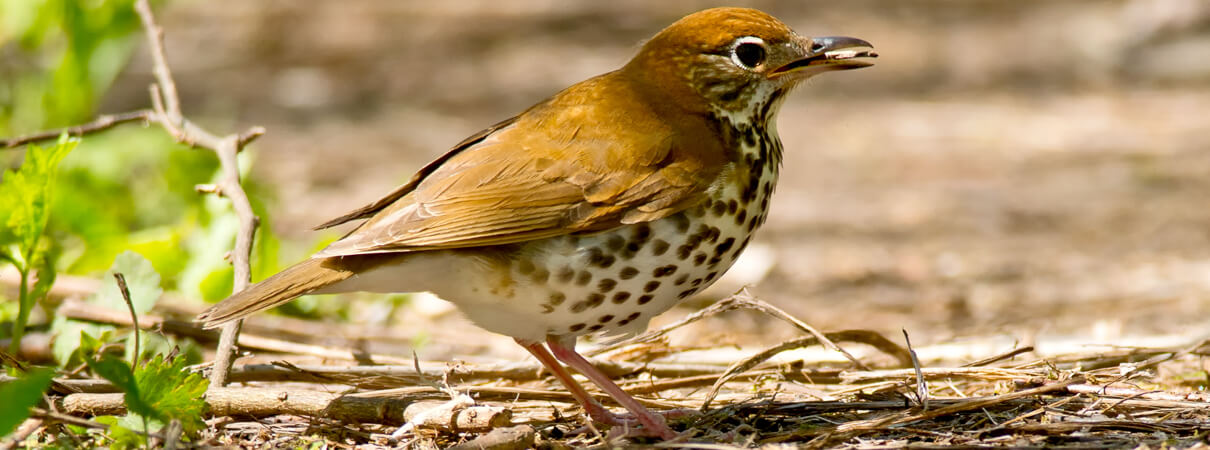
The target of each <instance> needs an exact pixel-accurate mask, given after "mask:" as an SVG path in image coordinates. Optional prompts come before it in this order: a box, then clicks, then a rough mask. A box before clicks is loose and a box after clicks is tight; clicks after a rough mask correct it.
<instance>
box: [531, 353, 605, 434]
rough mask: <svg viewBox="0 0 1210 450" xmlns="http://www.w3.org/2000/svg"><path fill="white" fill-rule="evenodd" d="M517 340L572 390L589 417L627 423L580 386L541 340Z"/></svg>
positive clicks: (600, 420)
mask: <svg viewBox="0 0 1210 450" xmlns="http://www.w3.org/2000/svg"><path fill="white" fill-rule="evenodd" d="M516 341H517V344H520V345H521V346H522V347H525V349H526V350H529V352H530V353H531V354H533V355H534V357H535V358H538V361H539V362H541V363H542V365H543V366H546V368H547V369H550V372H551V373H553V374H554V375H555V378H556V379H558V380H559V382H560V383H563V386H564V387H566V388H567V390H568V391H569V392H571V396H572V397H575V399H576V401H578V402H580V405H581V406H583V407H584V412H586V413H588V417H591V418H592V420H595V421H597V422H600V423H603V424H606V425H626V424H627V423H626V420H625V419H623V418H620V417H618V416H615V415H614V414H613V413H611V412H609V410H607V409H605V407H604V406H602V405H601V403H600V402H598V401H597V400H596V399H594V398H592V396H591V395H589V394H588V391H585V390H584V387H583V386H580V383H578V382H576V380H575V378H572V377H571V374H570V373H567V369H564V368H563V365H561V364H559V361H556V360H555V357H554V356H551V354H550V352H548V351H546V347H543V346H542V343H541V342H529V341H523V340H520V339H517V340H516Z"/></svg>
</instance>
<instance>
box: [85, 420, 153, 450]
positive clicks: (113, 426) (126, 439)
mask: <svg viewBox="0 0 1210 450" xmlns="http://www.w3.org/2000/svg"><path fill="white" fill-rule="evenodd" d="M132 419H137V418H136V417H135V416H131V415H129V414H127V415H126V416H124V417H118V416H98V417H95V418H93V420H95V421H97V422H100V423H103V424H105V425H109V429H108V430H107V433H105V434H106V435H107V436H109V438H110V439H112V440H113V441H112V442H110V443H109V448H110V449H113V450H124V449H130V448H140V447H142V446H143V445H144V444H146V442H147V440H146V438H145V437H144V436H143V435H141V434H139V433H136V432H135V431H134V430H135V429H142V428H143V424H142V422H141V421H139V422H138V423H134V422H135V420H132Z"/></svg>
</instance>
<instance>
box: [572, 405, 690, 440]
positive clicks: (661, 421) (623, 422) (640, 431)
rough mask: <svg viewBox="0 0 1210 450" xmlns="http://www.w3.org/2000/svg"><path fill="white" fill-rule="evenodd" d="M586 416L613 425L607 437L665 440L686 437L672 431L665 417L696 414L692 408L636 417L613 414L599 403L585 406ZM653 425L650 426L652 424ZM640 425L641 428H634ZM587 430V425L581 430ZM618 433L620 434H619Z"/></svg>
mask: <svg viewBox="0 0 1210 450" xmlns="http://www.w3.org/2000/svg"><path fill="white" fill-rule="evenodd" d="M585 412H586V413H587V414H588V417H589V418H591V419H592V421H593V422H596V423H600V424H603V425H609V426H611V427H613V429H611V430H610V431H609V433H607V435H606V437H607V438H610V439H612V438H627V437H658V438H662V439H664V440H666V441H670V440H673V439H679V438H684V437H686V435H685V434H677V433H676V432H674V431H672V429H671V428H669V427H668V425H667V419H680V418H684V417H690V416H693V415H695V414H697V411H696V410H692V409H674V410H668V411H660V412H654V413H651V414H650V415H649V417H638V416H636V415H634V414H632V413H625V414H615V413H613V412H610V411H609V410H607V409H605V407H604V406H601V405H600V404H599V403H596V404H594V405H593V407H590V408H587V411H585ZM653 424H654V426H651V425H653ZM640 425H642V426H643V427H642V428H636V427H638V426H640ZM576 431H588V430H587V427H585V428H584V429H582V430H576ZM619 433H620V434H619Z"/></svg>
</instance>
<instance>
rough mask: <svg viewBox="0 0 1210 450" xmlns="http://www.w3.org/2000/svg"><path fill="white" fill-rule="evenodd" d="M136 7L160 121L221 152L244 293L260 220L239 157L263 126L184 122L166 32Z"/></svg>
mask: <svg viewBox="0 0 1210 450" xmlns="http://www.w3.org/2000/svg"><path fill="white" fill-rule="evenodd" d="M134 7H135V11H137V12H138V14H139V19H140V20H142V22H143V29H144V30H146V32H147V42H148V44H149V45H150V49H151V57H152V64H153V72H154V74H155V84H154V85H153V86H152V87H151V98H152V105H153V106H154V108H155V111H156V113H157V114H156V116H157V117H156V118H157V121H158V122H159V123H160V124H162V125H163V126H164V129H165V130H168V132H169V133H171V134H172V135H173V137H174V138H176V140H177V141H178V142H183V143H186V144H188V145H190V146H194V147H204V148H207V149H210V150H212V151H214V153H215V154H216V155H217V156H218V159H219V164H220V166H221V170H222V172H223V177H222V180H221V181H219V183H218V188H219V191H220V192H222V193H223V196H225V197H227V198H228V199H230V200H231V208H232V209H234V210H235V215H236V216H237V218H238V219H239V230H238V231H237V233H236V235H235V247H234V248H233V249H232V251H231V264H232V265H233V267H234V280H233V283H232V284H233V286H234V289H233V292H239V291H242V290H244V289H246V288H247V287H248V285H249V284H251V282H252V277H251V268H250V267H251V266H250V263H249V260H250V259H251V257H252V242H253V239H254V238H255V236H256V228H257V226H258V225H259V222H260V219H259V218H257V217H256V214H255V213H254V212H253V211H252V204H251V203H250V202H249V201H248V194H247V193H246V192H244V189H243V186H241V185H240V175H239V160H238V155H239V152H240V149H241V148H243V146H244V145H246V144H247V143H249V142H251V141H252V140H254V139H256V138H257V137H258V136H260V135H261V134H264V129H263V128H260V127H255V128H252V129H250V130H248V131H246V132H244V133H241V134H232V135H228V136H224V137H217V136H215V135H214V134H211V133H210V132H208V131H206V130H204V129H202V128H201V127H199V126H197V125H194V124H193V123H191V122H189V121H188V120H186V119H185V118H184V116H183V115H182V114H181V102H180V98H179V97H178V96H177V90H176V83H175V82H174V81H173V79H172V71H171V70H170V69H169V68H168V57H167V55H166V53H165V51H164V30H163V29H162V28H160V26H159V25H158V24H156V22H155V16H154V15H153V14H152V12H151V5H150V4H149V3H148V2H147V0H139V1H137V2H136V3H135V6H134ZM242 324H243V321H235V322H232V323H230V324H228V325H225V326H224V327H223V332H222V335H221V336H220V338H219V344H218V348H217V349H216V355H215V360H214V368H213V371H212V372H211V374H210V386H211V387H212V388H214V387H222V386H224V385H225V384H226V383H227V373H228V372H229V371H230V370H231V363H232V361H233V360H234V356H235V342H236V338H237V337H238V336H239V331H240V327H241V325H242Z"/></svg>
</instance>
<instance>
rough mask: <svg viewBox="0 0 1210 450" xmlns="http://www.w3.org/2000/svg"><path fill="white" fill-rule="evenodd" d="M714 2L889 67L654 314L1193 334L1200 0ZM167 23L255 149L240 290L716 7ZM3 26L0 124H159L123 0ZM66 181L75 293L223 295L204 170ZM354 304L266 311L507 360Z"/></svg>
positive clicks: (501, 4)
mask: <svg viewBox="0 0 1210 450" xmlns="http://www.w3.org/2000/svg"><path fill="white" fill-rule="evenodd" d="M735 3H736V4H738V5H742V6H751V7H756V8H760V9H762V10H765V11H766V12H769V13H771V14H773V15H774V16H776V17H778V18H780V19H782V20H783V21H784V22H786V23H787V24H789V25H790V26H791V27H793V28H795V29H796V30H797V31H798V32H799V33H801V34H804V35H848V36H854V37H859V38H863V39H866V40H868V41H870V42H872V43H873V44H874V46H875V48H876V50H877V51H878V52H879V53H880V55H881V57H880V58H879V59H878V62H877V65H876V66H874V67H872V68H869V69H865V70H860V71H853V72H845V73H840V74H826V75H823V76H820V77H818V78H815V79H813V80H812V81H811V82H809V83H808V84H807V85H806V86H804V87H802V88H800V89H799V90H798V91H796V92H795V95H794V96H792V97H791V98H790V100H789V101H788V102H787V103H786V105H785V107H784V108H783V110H782V113H781V117H780V121H779V124H780V125H779V128H780V130H781V136H782V139H783V141H784V144H785V148H786V151H787V156H786V158H785V166H784V168H783V177H782V181H781V183H780V185H779V187H778V193H777V195H776V196H775V201H774V203H773V205H774V206H773V210H772V213H771V215H770V218H769V223H768V225H766V227H765V228H764V229H763V230H762V232H761V233H759V234H758V238H757V240H756V241H755V243H754V245H753V246H752V247H750V249H749V250H748V252H747V253H746V254H745V256H744V258H743V259H741V262H740V263H739V264H738V265H737V267H735V268H734V269H733V270H732V271H731V272H730V273H729V274H728V275H727V277H726V278H724V280H723V281H722V282H720V283H719V285H717V286H716V287H715V288H712V289H711V290H709V291H707V292H706V293H704V294H702V295H699V296H698V297H696V298H693V299H691V300H690V301H688V302H686V303H685V304H684V305H683V306H682V307H681V308H679V309H676V310H673V311H671V312H669V313H666V314H665V315H663V316H661V318H659V319H658V320H657V321H656V322H655V324H656V325H658V324H661V323H667V322H670V321H674V320H676V319H678V318H680V317H683V316H684V315H685V314H687V313H688V312H689V311H691V310H692V309H696V308H700V307H702V306H703V305H706V304H708V303H709V302H710V301H712V300H715V299H718V298H721V297H725V296H726V295H728V294H730V293H732V292H734V291H736V290H737V289H739V288H740V287H742V286H745V285H750V286H752V288H751V292H752V293H753V294H755V295H756V296H757V297H759V298H762V299H765V300H768V301H770V302H773V303H774V304H776V305H778V306H781V307H783V308H785V309H787V310H788V311H790V312H791V313H793V314H795V315H797V316H798V317H800V318H801V319H803V320H804V321H806V322H808V323H810V324H813V325H815V326H816V327H818V328H820V329H823V330H841V329H849V328H867V329H873V330H876V331H880V332H883V333H884V334H886V335H887V336H889V337H893V338H896V337H898V335H899V334H898V333H899V330H900V329H905V330H907V331H908V332H910V333H911V334H912V336H913V341H914V343H915V344H917V345H922V344H941V343H950V344H955V345H958V346H968V347H971V348H980V347H981V346H983V347H988V346H990V347H996V348H1000V349H1004V348H1007V347H1011V346H1012V345H1013V344H1014V343H1018V344H1022V343H1030V344H1035V345H1038V346H1039V351H1041V352H1043V353H1044V352H1045V351H1046V349H1047V348H1052V349H1057V348H1059V347H1062V346H1071V345H1081V344H1089V343H1095V344H1116V345H1176V344H1181V343H1188V342H1191V341H1193V340H1196V339H1199V338H1204V337H1207V336H1210V314H1207V311H1208V310H1210V207H1208V202H1210V2H1207V1H1205V0H1065V1H1025V2H1023V1H1011V0H910V1H908V0H846V1H836V0H832V1H819V0H768V1H751V2H735ZM156 6H157V7H158V11H159V16H160V23H161V25H162V26H163V27H164V29H165V31H166V46H167V52H168V58H169V64H170V66H171V67H172V69H173V71H174V75H175V77H176V81H177V87H178V89H179V90H180V96H181V100H182V103H183V108H184V111H185V114H186V115H187V116H189V117H190V118H192V119H194V120H196V121H198V122H200V123H202V124H204V125H205V126H206V127H208V128H209V129H211V130H214V131H216V132H219V133H230V132H236V131H241V130H244V129H246V128H247V127H249V126H252V125H261V126H264V127H265V128H267V130H268V133H267V134H266V135H265V136H264V137H262V138H261V139H260V140H258V141H257V142H256V143H255V144H254V145H253V146H252V147H251V148H250V149H249V151H247V152H245V154H244V156H243V157H244V159H243V162H244V163H245V165H247V166H248V167H249V171H248V176H247V180H248V184H249V189H250V191H251V194H252V195H253V197H254V202H255V203H256V207H257V208H258V210H259V211H260V213H261V216H262V219H264V221H263V222H262V223H264V224H265V225H266V230H267V232H264V233H261V234H260V235H259V236H258V237H259V241H258V246H257V253H256V256H255V258H254V265H255V270H254V279H259V278H263V277H264V276H267V275H268V274H270V273H272V271H274V270H276V269H279V268H281V267H284V266H285V265H287V264H288V263H291V262H294V261H296V260H298V259H301V258H304V257H305V256H306V255H307V254H308V253H309V252H311V251H314V250H315V249H316V248H318V247H320V246H322V245H323V244H324V243H326V242H328V241H330V240H332V239H334V238H336V237H337V236H338V234H339V233H340V232H341V231H340V230H337V231H327V232H314V231H310V229H311V227H313V226H314V225H317V224H319V223H322V222H323V221H325V220H327V219H330V218H332V217H335V216H337V215H340V214H343V213H345V212H347V211H348V210H351V209H353V208H356V207H358V206H361V205H362V204H365V203H368V202H370V201H373V200H375V199H377V198H378V196H379V195H381V194H384V193H386V192H388V191H390V190H391V189H392V188H393V187H394V186H396V185H397V184H399V183H402V182H404V181H405V180H407V179H408V178H409V177H410V176H411V174H412V173H413V171H415V170H416V169H417V168H419V167H420V166H421V165H423V164H424V163H426V162H428V161H429V160H431V159H432V158H434V157H435V156H437V155H439V154H441V153H443V152H444V151H445V150H446V149H447V148H449V147H450V146H451V145H453V144H454V143H457V142H458V141H460V140H461V139H462V138H464V137H466V136H468V135H470V134H472V133H474V132H476V131H478V130H480V129H481V128H483V127H485V126H487V125H490V124H492V123H495V122H497V121H499V120H501V119H504V118H506V117H509V116H511V115H513V114H515V113H517V112H519V111H521V110H523V109H524V108H526V107H527V106H529V105H531V104H533V103H536V102H537V101H539V100H541V99H543V98H545V97H547V96H549V95H551V94H553V93H555V92H557V91H559V90H561V89H562V88H564V87H566V86H568V85H570V84H572V83H575V82H577V81H580V80H582V79H585V78H588V77H590V76H593V75H596V74H599V73H602V72H605V71H609V70H612V69H614V68H617V67H619V66H621V65H622V64H624V63H625V62H626V61H627V60H628V59H629V57H630V56H631V55H633V54H634V53H635V51H636V50H637V48H638V46H639V45H640V44H641V42H642V41H643V40H644V39H645V38H648V37H650V36H651V35H653V34H654V33H656V32H657V31H659V30H660V29H661V28H663V27H664V26H666V25H668V24H669V23H671V22H673V21H675V20H676V19H678V18H680V17H681V16H684V15H686V14H689V13H691V12H694V11H697V10H700V9H704V8H707V7H711V6H718V4H716V3H712V2H702V1H689V0H673V1H663V2H649V1H645V0H614V1H610V2H564V1H551V0H510V1H499V0H496V1H479V0H475V1H458V2H428V1H388V0H347V1H340V2H331V1H316V0H309V1H300V0H271V1H257V2H247V1H242V0H210V1H196V0H177V1H168V2H159V3H157V4H156ZM0 8H2V9H0V136H10V135H19V134H23V133H28V132H32V131H35V130H40V129H45V128H50V127H58V126H64V125H69V124H73V123H79V122H83V121H87V120H89V119H90V118H92V117H94V116H95V115H96V114H100V113H116V112H122V111H128V110H134V109H140V108H145V107H147V106H148V105H149V101H148V90H147V87H148V85H149V83H150V82H151V78H152V76H151V73H150V63H149V57H148V54H147V50H146V48H145V42H144V37H143V35H142V30H141V29H140V28H139V26H138V19H137V17H136V16H135V15H134V14H133V12H132V11H131V10H130V2H129V1H126V0H111V1H73V0H63V1H51V0H44V1H35V0H3V1H0ZM19 161H20V153H19V152H16V151H5V152H4V153H0V162H3V163H4V164H5V165H6V166H9V167H11V166H13V165H16V164H18V162H19ZM63 164H64V169H63V170H64V172H63V173H62V174H61V177H60V186H58V187H57V194H56V195H57V196H58V200H57V201H56V203H55V206H54V211H53V213H52V219H51V220H52V225H51V228H52V231H53V233H54V236H55V237H56V239H55V240H54V241H55V242H56V245H57V247H58V248H59V250H60V251H59V254H60V257H59V262H58V266H59V267H60V270H62V271H64V273H68V274H77V275H84V276H88V275H92V276H96V274H97V273H98V272H99V271H101V270H104V269H105V268H107V267H109V264H110V262H111V261H113V258H114V256H115V255H116V254H117V253H119V252H121V251H123V250H126V249H132V250H134V251H136V252H139V253H141V254H143V255H144V256H146V257H147V258H148V259H150V260H151V261H152V263H153V264H154V266H155V268H156V270H157V271H159V272H160V274H161V276H163V280H164V281H163V284H164V286H165V288H166V289H168V290H169V291H170V292H173V293H174V295H177V296H178V298H182V299H185V301H186V303H188V304H190V305H192V306H190V307H189V308H193V309H194V310H196V309H197V308H200V307H201V306H200V305H201V304H202V301H203V300H207V301H216V300H218V299H221V298H222V297H224V296H225V294H227V293H229V292H230V269H229V268H228V266H227V265H226V264H225V263H224V262H223V261H222V255H223V253H224V252H226V250H227V249H228V248H229V247H230V242H231V239H232V236H233V233H234V226H235V222H234V218H233V217H231V214H230V213H229V209H228V206H227V203H226V202H225V201H223V200H220V199H214V198H210V197H203V196H199V195H197V194H196V193H194V191H193V186H194V185H195V184H198V183H205V182H209V181H210V180H212V179H214V178H215V171H216V168H217V164H216V162H215V161H214V160H213V157H212V156H211V154H210V153H208V152H203V151H193V150H189V149H185V148H183V147H181V146H178V145H175V144H172V143H171V141H170V140H169V139H168V138H166V137H165V136H164V135H163V132H162V131H161V130H159V129H158V128H148V129H143V128H140V127H138V126H137V125H135V126H125V127H122V128H119V129H116V130H113V131H110V132H107V133H105V134H99V135H95V136H88V137H85V138H84V140H83V143H82V144H81V146H80V147H79V148H77V149H76V150H74V151H73V152H72V153H71V154H70V155H69V156H68V158H67V160H65V162H64V163H63ZM0 295H3V294H2V293H0ZM354 297H357V298H356V299H354V300H352V301H351V302H341V301H331V300H329V299H326V298H325V299H319V300H317V299H313V298H312V299H306V300H303V301H299V302H295V303H294V304H291V305H290V306H288V307H286V308H285V309H284V311H281V312H282V313H285V314H287V315H293V316H301V317H319V316H326V317H339V318H341V319H342V320H346V321H349V322H351V323H357V324H362V325H361V326H360V327H358V328H357V329H358V330H360V331H361V332H365V333H377V335H379V336H397V337H398V338H399V339H398V340H397V341H391V342H394V343H391V342H387V343H381V344H375V345H381V346H382V347H381V348H378V349H376V351H383V352H389V353H397V354H401V355H406V354H408V350H407V348H408V347H409V346H411V345H414V344H423V345H420V346H421V347H423V348H422V350H421V355H422V357H425V358H439V357H443V356H446V355H504V356H507V357H516V356H518V355H520V354H521V353H522V352H520V349H519V348H516V347H515V346H514V345H513V344H512V342H511V340H509V339H507V338H503V337H498V336H493V335H490V334H489V333H486V332H482V331H478V330H473V329H471V328H469V325H467V324H466V322H465V321H464V320H463V319H461V318H460V316H459V315H458V314H457V313H456V312H453V311H451V309H450V307H449V306H448V305H446V304H444V303H441V302H438V301H434V300H432V299H430V298H427V297H425V296H389V297H369V296H364V297H358V296H354ZM189 308H186V309H189ZM10 309H11V308H10ZM6 311H7V310H6ZM8 313H9V314H11V312H8ZM768 321H769V319H767V318H765V317H764V316H758V315H755V314H751V315H750V314H746V313H730V314H727V315H724V316H722V317H720V318H716V319H712V320H708V321H705V322H703V323H701V324H698V325H695V326H694V327H693V328H692V329H690V330H689V331H686V332H684V333H681V334H679V335H677V337H676V339H677V340H678V341H677V342H679V343H683V344H686V345H693V344H695V343H706V342H709V343H714V344H717V343H720V342H722V343H737V344H766V345H767V344H769V343H775V342H779V341H781V340H783V339H784V338H786V337H787V336H790V335H792V334H793V333H794V331H793V330H792V329H790V328H788V327H785V328H783V327H781V326H780V325H778V324H769V323H768ZM367 330H369V331H367ZM467 333H472V334H473V335H474V336H476V337H479V336H481V337H482V339H476V340H475V342H468V341H467V340H466V339H465V336H466V334H467ZM324 338H325V337H315V339H324ZM326 338H330V339H338V338H341V336H328V337H326ZM1048 346H1049V347H1048ZM972 353H979V352H978V351H975V350H972Z"/></svg>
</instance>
